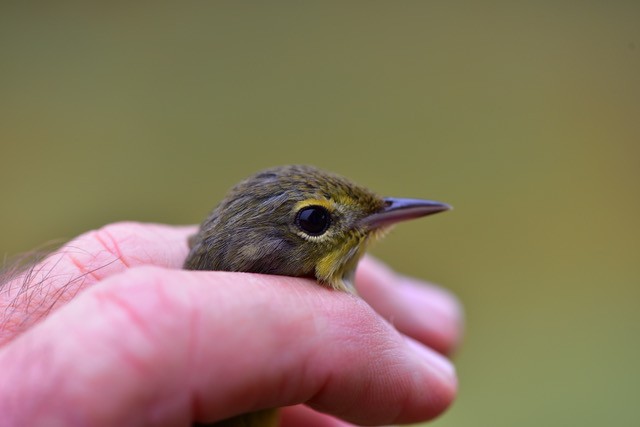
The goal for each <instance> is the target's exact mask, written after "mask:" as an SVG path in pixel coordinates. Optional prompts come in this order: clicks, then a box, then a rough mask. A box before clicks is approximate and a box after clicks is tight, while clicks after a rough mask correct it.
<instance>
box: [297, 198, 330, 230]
mask: <svg viewBox="0 0 640 427" xmlns="http://www.w3.org/2000/svg"><path fill="white" fill-rule="evenodd" d="M296 225H297V226H298V228H300V230H302V231H303V232H304V233H306V234H308V235H309V236H321V235H322V234H324V233H325V232H326V231H327V229H328V228H329V225H331V214H330V213H329V211H328V210H327V209H326V208H324V207H322V206H316V205H314V206H306V207H304V208H302V209H300V210H299V211H298V213H297V215H296Z"/></svg>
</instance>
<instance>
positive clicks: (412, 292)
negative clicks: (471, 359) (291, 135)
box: [356, 257, 463, 354]
mask: <svg viewBox="0 0 640 427" xmlns="http://www.w3.org/2000/svg"><path fill="white" fill-rule="evenodd" d="M356 286H357V288H358V293H359V294H360V295H361V296H362V298H364V299H365V300H366V301H367V302H368V303H369V304H371V306H372V307H373V308H374V309H375V310H376V311H377V312H378V313H380V315H382V316H383V317H384V318H386V319H387V320H389V322H390V323H392V324H393V325H394V326H395V327H396V328H397V329H398V330H399V331H400V332H402V333H404V334H406V335H408V336H410V337H412V338H414V339H416V340H418V341H420V342H422V343H424V344H425V345H428V346H429V347H431V348H433V349H435V350H437V351H439V352H440V353H443V354H451V353H452V352H453V351H454V350H455V348H456V347H457V346H458V344H459V342H460V339H461V336H462V329H463V313H462V307H461V305H460V303H459V302H458V300H457V299H456V298H455V296H453V294H451V293H449V292H447V291H445V290H444V289H442V288H439V287H436V286H434V285H430V284H428V283H424V282H421V281H418V280H416V279H412V278H409V277H403V276H400V275H397V274H396V273H394V272H393V271H391V270H390V269H389V268H388V267H387V266H386V265H384V264H382V263H381V262H380V261H377V260H375V259H374V258H373V257H365V258H364V259H363V260H362V261H361V263H360V266H359V268H358V271H357V274H356Z"/></svg>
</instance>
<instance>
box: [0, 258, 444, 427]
mask: <svg viewBox="0 0 640 427" xmlns="http://www.w3.org/2000/svg"><path fill="white" fill-rule="evenodd" d="M62 337H64V338H62ZM43 354H46V355H47V356H46V358H45V357H41V355H43ZM0 366H3V374H2V376H3V377H4V378H3V379H2V381H0V396H3V397H4V399H7V397H6V396H11V399H12V400H11V401H10V402H8V403H7V402H6V401H4V402H0V413H2V414H3V416H5V417H7V416H8V417H9V418H8V419H9V420H10V421H12V422H13V423H12V425H37V421H38V420H39V419H44V418H46V419H47V420H53V421H55V422H52V423H53V424H56V425H69V424H70V423H71V422H72V421H73V422H74V423H75V424H84V425H92V426H111V425H121V426H127V425H175V424H180V423H182V424H185V423H188V422H189V421H191V420H192V419H197V420H200V421H207V422H210V421H214V420H216V419H220V418H227V417H230V416H234V415H237V414H239V413H246V412H252V411H256V410H259V409H263V408H267V407H280V406H288V405H293V404H298V403H303V402H306V403H307V404H309V405H310V406H311V407H313V408H314V409H316V410H320V411H322V412H326V413H329V414H332V415H335V416H338V417H340V418H342V419H344V420H346V421H349V422H353V423H356V424H367V425H370V424H392V423H397V422H414V421H420V420H424V419H429V418H432V417H434V416H436V415H437V414H439V413H440V412H442V411H443V410H444V409H445V408H446V407H447V406H448V405H449V404H450V403H451V401H452V399H453V397H454V395H455V391H456V379H455V373H454V371H453V368H452V366H451V365H450V364H449V362H448V361H446V360H445V359H444V358H443V357H442V356H439V355H438V354H437V353H434V352H433V351H431V350H429V349H428V348H426V347H423V346H421V345H420V344H417V343H412V344H410V343H408V342H407V341H406V340H405V339H404V338H403V337H402V336H401V335H399V334H398V332H397V331H396V330H395V329H393V328H392V327H390V326H389V325H388V324H387V323H386V322H385V321H383V320H382V319H381V318H380V317H378V316H377V315H376V314H375V312H373V310H371V308H370V307H369V306H368V305H367V304H366V303H364V302H363V301H362V300H360V299H359V298H356V297H353V296H351V295H348V294H345V293H342V292H335V291H331V290H329V289H325V288H322V287H320V286H316V285H314V284H313V282H310V281H308V280H304V279H294V278H286V277H277V276H265V275H254V274H246V273H245V274H243V273H223V272H187V271H179V270H166V269H160V268H151V267H143V268H137V269H131V270H129V271H127V272H125V273H123V274H120V275H116V276H113V277H111V278H109V279H107V280H106V281H105V282H104V283H103V284H101V285H99V286H96V287H94V288H93V289H91V290H88V291H87V292H85V293H83V294H82V295H80V296H79V297H78V298H76V299H75V300H74V302H73V303H71V304H68V305H67V306H65V307H63V308H62V309H60V310H58V311H57V312H56V313H54V314H53V315H52V316H50V317H48V318H47V319H46V321H44V322H42V323H40V324H39V325H37V326H36V327H34V328H32V329H31V330H30V331H28V332H26V333H25V334H22V335H21V336H20V337H18V338H17V339H16V340H15V341H13V342H12V343H11V344H10V345H9V346H6V347H5V348H4V349H3V351H1V352H0ZM25 373H34V374H33V375H25ZM38 417H44V418H38Z"/></svg>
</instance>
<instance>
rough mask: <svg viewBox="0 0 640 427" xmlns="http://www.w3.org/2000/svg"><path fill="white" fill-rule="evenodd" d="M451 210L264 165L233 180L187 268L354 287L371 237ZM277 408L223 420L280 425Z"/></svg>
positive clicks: (193, 243) (299, 169)
mask: <svg viewBox="0 0 640 427" xmlns="http://www.w3.org/2000/svg"><path fill="white" fill-rule="evenodd" d="M448 209H450V207H449V206H448V205H447V204H444V203H440V202H435V201H430V200H420V199H398V198H390V197H387V198H383V197H380V196H378V195H376V194H375V193H373V192H371V191H369V190H368V189H366V188H364V187H361V186H358V185H356V184H354V183H353V182H351V181H349V180H347V179H346V178H343V177H341V176H339V175H335V174H332V173H328V172H325V171H322V170H320V169H317V168H315V167H312V166H298V165H294V166H282V167H277V168H273V169H268V170H265V171H262V172H259V173H257V174H255V175H253V176H251V177H249V178H247V179H246V180H244V181H242V182H240V183H239V184H237V185H236V186H235V187H233V188H232V189H231V190H230V192H229V193H228V194H227V196H226V197H225V198H224V199H223V200H222V202H220V204H219V205H218V206H217V207H216V208H215V209H214V210H213V212H212V213H211V214H210V216H209V217H208V218H207V219H206V220H205V221H204V222H203V223H202V225H201V227H200V230H199V231H198V233H197V234H196V235H194V236H193V237H192V238H191V239H190V242H189V243H190V247H191V250H190V253H189V255H188V257H187V260H186V261H185V264H184V268H186V269H188V270H222V271H243V272H251V273H264V274H278V275H283V276H295V277H309V278H313V279H316V280H317V281H318V283H320V284H321V285H324V286H327V287H330V288H333V289H336V290H341V291H349V292H355V288H354V286H353V277H354V273H355V269H356V266H357V263H358V260H359V259H360V258H361V257H362V255H363V254H364V252H365V251H366V248H367V246H368V244H369V243H370V242H372V241H375V240H376V239H378V238H380V237H381V236H382V235H384V233H385V232H386V231H387V230H388V229H389V227H390V226H392V225H393V224H395V223H397V222H400V221H404V220H408V219H412V218H418V217H422V216H426V215H431V214H434V213H438V212H442V211H445V210H448ZM275 414H276V412H275V411H271V410H266V411H261V412H255V413H250V414H243V415H240V416H238V417H234V418H233V419H229V420H226V421H223V422H219V423H217V424H214V425H217V426H222V425H225V426H256V427H258V426H259V427H266V426H272V425H277V417H276V416H275Z"/></svg>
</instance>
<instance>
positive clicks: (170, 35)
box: [0, 1, 640, 427]
mask: <svg viewBox="0 0 640 427" xmlns="http://www.w3.org/2000/svg"><path fill="white" fill-rule="evenodd" d="M0 56H1V58H2V60H1V65H0V143H1V151H0V190H1V193H2V195H3V201H2V209H0V236H1V238H0V245H1V246H0V253H2V254H8V255H12V254H16V253H19V252H22V251H26V250H29V249H32V248H34V247H36V246H39V245H41V244H42V243H44V242H46V241H50V240H52V239H59V238H70V237H73V236H74V235H77V234H79V233H81V232H83V231H86V230H88V229H91V228H95V227H100V226H101V225H103V224H105V223H109V222H113V221H119V220H125V219H126V220H139V221H154V222H168V223H194V222H199V221H200V220H202V219H203V218H204V217H205V215H206V214H207V213H208V212H209V210H210V209H211V208H212V207H213V206H214V205H215V203H216V202H217V201H218V200H219V199H220V198H221V197H222V196H223V195H224V193H225V191H226V190H227V189H228V188H229V187H230V186H231V185H233V184H234V183H235V182H236V181H238V180H240V179H242V178H244V177H245V176H247V175H249V174H251V173H253V172H255V171H257V170H259V169H262V168H265V167H269V166H273V165H279V164H286V163H310V164H315V165H317V166H320V167H323V168H326V169H329V170H333V171H335V172H339V173H341V174H344V175H346V176H349V177H351V178H353V179H354V180H355V181H357V182H359V183H361V184H364V185H367V186H369V187H370V188H372V189H375V190H377V191H378V192H380V193H382V194H384V195H395V196H406V197H426V198H433V199H437V200H443V201H446V202H449V203H451V204H453V205H454V206H455V208H456V209H455V210H454V211H453V212H451V213H447V214H444V215H438V216H436V217H433V218H429V219H426V220H423V221H417V222H414V223H412V224H410V225H404V226H401V227H398V228H397V229H396V231H395V232H394V233H392V235H390V236H389V237H388V238H387V239H386V240H385V241H384V242H383V243H381V244H380V245H378V246H376V247H375V249H374V252H375V253H376V254H377V255H378V256H380V257H381V258H383V259H385V260H386V261H388V262H389V263H390V264H391V265H392V266H393V267H394V268H396V269H398V270H400V271H403V272H406V273H408V274H412V275H416V276H420V277H424V278H428V279H430V280H433V281H435V282H438V283H442V284H443V285H445V286H446V287H448V288H450V289H451V290H453V291H454V292H455V293H456V294H458V295H459V296H460V298H461V299H462V301H463V302H464V304H465V307H466V310H467V331H466V341H465V343H464V346H463V347H462V348H461V350H460V352H459V355H458V357H457V359H456V360H457V366H458V369H459V374H460V382H461V383H460V397H459V399H458V401H457V402H456V403H455V405H454V406H453V407H452V408H451V410H450V411H449V412H447V414H445V416H443V417H442V418H440V419H438V420H437V421H435V422H434V423H433V424H432V425H434V426H440V427H445V426H568V425H572V426H578V425H579V426H603V425H615V426H636V425H640V409H639V408H640V406H639V405H640V395H639V393H638V384H639V383H640V369H639V368H638V362H639V361H640V342H639V340H640V311H639V303H640V259H639V258H640V257H639V254H640V243H639V242H640V227H639V226H638V218H639V217H640V215H639V214H640V198H639V197H638V196H639V195H640V194H639V193H640V192H639V190H638V184H639V182H638V178H639V177H640V162H639V159H640V3H638V2H634V1H628V2H624V1H620V2H564V3H562V4H558V3H556V2H524V3H523V2H426V1H422V2H409V1H403V2H391V1H387V2H376V1H359V2H353V1H352V2H231V1H229V2H197V1H186V2H167V3H161V2H137V3H135V4H134V3H133V2H77V3H69V2H48V3H46V2H2V4H1V6H0Z"/></svg>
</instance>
